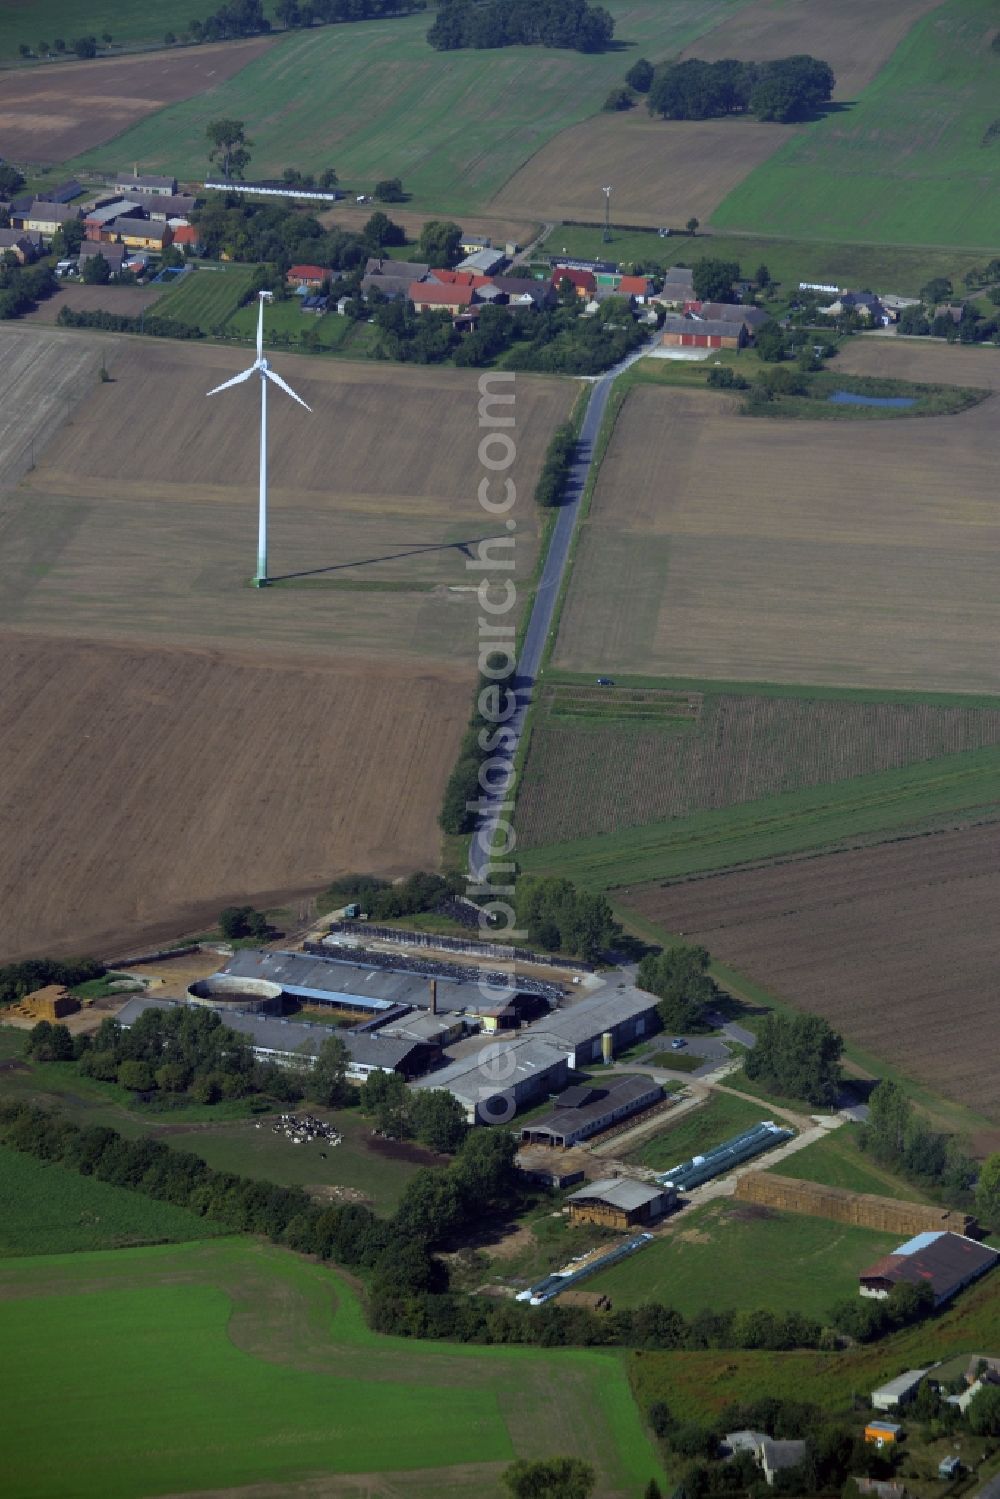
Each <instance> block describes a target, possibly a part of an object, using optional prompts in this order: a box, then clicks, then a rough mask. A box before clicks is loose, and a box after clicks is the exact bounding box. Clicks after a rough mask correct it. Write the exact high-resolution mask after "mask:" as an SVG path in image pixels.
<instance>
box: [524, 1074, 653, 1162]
mask: <svg viewBox="0 0 1000 1499" xmlns="http://www.w3.org/2000/svg"><path fill="white" fill-rule="evenodd" d="M662 1097H663V1089H662V1088H661V1087H660V1085H659V1083H653V1082H650V1080H649V1078H648V1077H615V1078H611V1079H609V1081H608V1082H607V1083H604V1084H593V1085H592V1084H589V1083H577V1084H575V1085H574V1086H573V1087H572V1088H567V1089H566V1091H565V1093H560V1094H559V1097H558V1098H557V1099H556V1100H555V1104H554V1107H553V1110H552V1112H551V1114H545V1115H544V1116H543V1117H542V1118H541V1119H536V1120H534V1121H533V1122H532V1123H531V1124H526V1125H525V1126H524V1128H523V1129H522V1130H521V1140H522V1142H523V1143H524V1144H525V1145H555V1146H561V1147H563V1148H564V1149H565V1148H566V1147H567V1146H569V1145H575V1144H576V1142H577V1141H578V1140H589V1139H590V1137H591V1135H599V1134H600V1133H601V1132H602V1130H606V1129H610V1128H611V1126H612V1125H613V1124H617V1123H618V1121H619V1120H620V1119H628V1118H630V1116H631V1115H633V1114H638V1113H640V1112H641V1111H642V1110H643V1109H650V1108H652V1107H653V1105H654V1104H656V1103H659V1101H660V1099H661V1098H662Z"/></svg>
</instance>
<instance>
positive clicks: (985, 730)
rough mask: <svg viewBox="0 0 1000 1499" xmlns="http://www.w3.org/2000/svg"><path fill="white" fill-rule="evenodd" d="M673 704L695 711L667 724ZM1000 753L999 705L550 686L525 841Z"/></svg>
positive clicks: (525, 806)
mask: <svg viewBox="0 0 1000 1499" xmlns="http://www.w3.org/2000/svg"><path fill="white" fill-rule="evenodd" d="M636 699H639V700H640V701H639V702H638V703H637V702H636V701H635V700H636ZM678 701H680V702H683V703H685V704H686V703H691V704H692V705H693V706H692V712H691V716H690V717H683V716H673V717H672V716H662V717H661V716H658V713H659V714H663V712H664V708H665V705H667V704H671V703H677V702H678ZM567 703H569V704H571V705H573V706H572V708H571V710H570V711H567ZM581 703H582V704H583V705H584V707H583V709H581V708H580V706H579V705H580V704H581ZM640 715H641V716H640ZM997 745H1000V701H998V702H997V704H996V705H995V706H994V707H965V706H960V705H958V704H956V705H955V706H950V707H946V706H940V705H937V704H933V703H920V702H879V701H865V700H854V699H850V698H847V699H845V698H842V697H837V696H835V695H834V696H830V697H823V696H822V695H818V696H815V697H810V696H808V695H806V694H805V691H804V690H803V695H802V696H791V695H787V696H786V695H780V694H777V693H775V694H771V693H767V692H766V691H762V692H758V693H755V694H749V693H747V694H736V693H726V692H720V691H713V690H712V684H710V683H705V684H702V690H701V691H698V690H694V684H692V691H690V692H689V693H688V694H686V695H683V696H682V695H681V694H679V693H672V692H669V691H667V690H663V689H661V690H659V691H657V690H648V691H643V690H641V689H630V688H627V687H620V688H615V689H606V688H603V689H602V688H593V687H590V688H574V687H571V686H569V685H568V684H567V685H558V686H552V685H550V686H549V687H548V688H547V689H545V691H544V692H543V695H542V711H541V713H540V714H539V715H538V717H537V718H536V721H535V724H534V727H533V729H532V735H531V743H530V748H529V755H528V760H527V763H526V766H525V776H524V786H523V790H522V793H521V797H520V800H519V802H518V816H517V827H518V837H519V842H520V844H521V846H522V847H526V848H531V847H535V846H537V845H539V844H545V843H559V842H563V841H568V840H571V839H573V838H582V837H589V836H593V835H595V834H599V833H612V832H616V831H617V830H619V829H621V828H627V827H634V826H638V825H640V824H643V823H649V822H656V821H660V820H661V819H666V818H671V817H677V818H682V817H687V816H689V815H690V814H691V813H692V812H700V811H707V810H709V809H712V808H718V807H731V806H739V805H741V804H743V803H747V802H753V801H758V800H760V799H762V798H764V797H770V796H777V795H780V794H781V793H783V792H787V791H797V790H800V789H802V788H804V787H808V786H822V785H830V784H833V783H835V782H838V781H846V780H850V779H851V778H853V777H854V776H861V775H871V774H875V773H877V772H879V771H883V770H891V769H894V768H897V767H901V766H905V765H911V764H914V763H915V762H918V761H923V760H933V759H937V758H939V757H941V756H943V755H949V754H955V753H960V752H962V751H965V750H973V749H981V748H985V747H988V746H997Z"/></svg>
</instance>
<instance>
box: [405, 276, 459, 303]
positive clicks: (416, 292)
mask: <svg viewBox="0 0 1000 1499" xmlns="http://www.w3.org/2000/svg"><path fill="white" fill-rule="evenodd" d="M408 295H409V298H410V301H411V302H420V303H423V304H426V305H427V306H438V307H468V305H469V303H470V302H471V301H472V297H473V288H472V287H471V286H435V284H434V283H433V282H431V281H413V282H411V283H410V290H409V293H408Z"/></svg>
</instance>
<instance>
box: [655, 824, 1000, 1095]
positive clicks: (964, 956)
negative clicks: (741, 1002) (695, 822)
mask: <svg viewBox="0 0 1000 1499" xmlns="http://www.w3.org/2000/svg"><path fill="white" fill-rule="evenodd" d="M629 901H630V904H631V905H632V906H633V907H634V908H635V909H636V910H637V911H639V912H641V913H642V915H644V916H646V917H648V918H650V919H651V920H653V921H656V922H658V923H660V924H661V925H662V926H663V927H665V928H666V929H667V930H669V931H672V932H682V933H683V934H684V938H685V940H686V941H690V942H699V943H703V944H704V945H705V946H706V947H707V948H708V950H709V952H710V953H711V954H712V956H713V957H715V958H717V959H719V960H721V961H723V962H725V963H728V964H730V965H732V966H733V967H734V968H737V969H738V970H739V971H740V972H741V973H744V974H746V975H747V977H748V978H751V979H753V980H754V981H755V982H756V983H758V984H762V985H763V986H765V987H766V988H767V989H769V990H770V991H771V992H772V993H773V994H775V995H776V996H778V997H780V998H782V999H785V1000H787V1001H788V1002H789V1003H790V1004H793V1005H795V1006H796V1007H797V1008H799V1009H804V1010H809V1011H812V1012H814V1013H816V1014H820V1015H823V1016H824V1017H825V1018H826V1019H827V1020H828V1021H829V1022H830V1024H831V1025H833V1026H834V1027H835V1028H836V1029H838V1030H840V1031H842V1032H843V1034H844V1035H845V1036H846V1037H847V1038H848V1039H849V1040H851V1041H853V1042H855V1043H856V1044H858V1045H859V1046H862V1047H864V1048H866V1049H867V1050H870V1051H872V1052H873V1053H875V1055H876V1056H880V1057H883V1058H885V1059H886V1060H887V1061H889V1062H891V1063H892V1065H893V1066H894V1067H897V1068H898V1069H899V1070H900V1071H901V1072H904V1073H906V1074H908V1075H909V1076H911V1077H914V1078H916V1079H918V1080H920V1081H922V1082H924V1083H926V1084H928V1085H929V1086H930V1087H932V1088H934V1089H937V1090H939V1091H940V1092H941V1093H943V1094H945V1095H946V1096H948V1097H950V1098H953V1099H955V1100H957V1101H960V1102H963V1103H969V1104H971V1105H972V1106H973V1107H974V1108H976V1109H977V1110H979V1111H981V1112H983V1113H985V1114H986V1115H987V1116H988V1117H990V1118H993V1119H998V1120H1000V1072H998V1070H997V1066H996V1035H997V1023H996V986H995V981H994V980H995V973H996V912H997V904H998V902H1000V829H998V828H997V827H995V826H993V827H981V828H970V829H965V830H961V831H957V832H947V833H937V834H932V835H929V836H927V837H923V838H914V839H911V840H909V841H907V842H903V843H893V844H884V845H882V846H881V847H879V848H867V849H856V850H851V851H849V852H847V853H837V854H828V855H826V856H824V857H821V858H811V859H806V860H801V861H794V862H790V863H786V864H778V865H772V866H770V867H768V868H762V869H756V870H749V871H746V872H740V873H734V874H723V875H716V876H713V877H710V878H707V879H702V880H693V881H689V882H688V883H686V884H679V885H668V886H654V885H650V886H647V887H646V888H645V889H643V890H638V891H634V892H633V893H632V895H631V896H630V897H629Z"/></svg>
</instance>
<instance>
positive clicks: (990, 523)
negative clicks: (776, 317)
mask: <svg viewBox="0 0 1000 1499" xmlns="http://www.w3.org/2000/svg"><path fill="white" fill-rule="evenodd" d="M994 427H995V415H994V412H993V410H992V403H991V401H990V400H986V401H984V402H982V403H981V404H980V405H978V406H976V407H975V408H973V409H972V410H970V411H966V412H963V413H962V414H961V415H958V416H952V417H947V418H926V419H923V420H919V421H910V422H907V423H898V422H897V423H879V424H868V425H866V426H865V427H864V428H863V429H862V428H861V427H860V426H859V427H858V428H856V429H852V432H851V438H850V441H845V439H844V437H843V434H842V429H838V428H837V426H836V425H835V424H833V423H816V422H811V421H808V420H798V421H795V422H785V421H781V420H766V421H764V420H757V421H754V420H750V419H748V418H746V417H742V416H740V415H738V414H737V413H736V411H735V410H732V409H728V408H727V403H726V402H725V401H724V400H717V399H716V398H714V397H713V395H712V394H711V393H708V392H705V393H702V392H695V391H689V390H669V389H653V388H649V387H639V388H636V389H633V390H631V391H630V392H629V394H628V396H627V399H626V401H625V404H624V407H623V409H622V411H621V413H620V414H619V416H618V418H617V422H616V425H615V428H614V433H613V436H612V438H611V441H610V445H609V447H608V451H607V455H606V457H605V459H604V462H603V464H602V467H601V471H600V475H599V477H598V480H597V484H596V489H595V491H594V497H593V501H592V504H591V509H590V513H589V515H588V517H587V519H586V521H585V523H584V526H583V529H582V534H581V539H580V547H579V551H578V555H577V561H576V565H575V567H574V571H573V576H572V580H571V583H570V588H569V593H568V596H567V599H566V604H565V607H564V610H563V615H562V621H561V625H560V630H559V637H558V640H557V643H556V649H555V655H554V663H553V664H554V665H555V666H557V667H559V668H561V669H564V670H569V671H581V672H582V671H590V672H601V671H608V672H618V673H625V674H631V675H633V676H635V675H643V676H674V677H687V678H704V677H713V678H722V679H726V680H730V681H732V680H745V681H748V682H769V681H770V682H784V683H798V684H804V683H808V684H813V685H829V686H835V685H837V686H855V687H867V688H883V689H885V688H889V689H898V688H902V689H911V690H912V689H919V690H925V691H926V690H941V691H951V692H958V691H961V692H971V693H975V692H996V691H997V690H998V689H1000V672H998V669H997V660H996V651H995V649H994V645H995V640H996V636H997V633H998V631H1000V602H998V600H997V597H996V590H995V589H994V587H993V575H994V572H995V562H996V556H997V552H998V548H1000V515H998V512H997V509H996V505H995V483H994V476H993V465H992V459H991V453H992V443H993V432H994ZM806 475H808V482H807V483H806V482H804V481H805V476H806Z"/></svg>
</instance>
